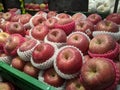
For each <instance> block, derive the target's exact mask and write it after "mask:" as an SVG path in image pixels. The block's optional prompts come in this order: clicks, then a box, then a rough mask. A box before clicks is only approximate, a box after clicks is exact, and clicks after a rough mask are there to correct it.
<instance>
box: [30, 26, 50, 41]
mask: <svg viewBox="0 0 120 90" xmlns="http://www.w3.org/2000/svg"><path fill="white" fill-rule="evenodd" d="M48 32H49V29H48V27H47V26H45V25H37V26H35V27H34V28H33V29H32V30H31V36H32V37H33V38H35V39H37V40H41V41H42V40H44V37H45V36H46V35H47V34H48Z"/></svg>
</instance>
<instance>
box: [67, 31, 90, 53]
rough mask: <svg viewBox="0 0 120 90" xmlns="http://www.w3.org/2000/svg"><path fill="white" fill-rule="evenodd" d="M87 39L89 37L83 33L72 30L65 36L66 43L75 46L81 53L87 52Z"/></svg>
mask: <svg viewBox="0 0 120 90" xmlns="http://www.w3.org/2000/svg"><path fill="white" fill-rule="evenodd" d="M89 41H90V39H89V38H88V36H87V35H86V34H84V33H79V32H74V33H71V34H70V35H69V36H68V38H67V41H66V43H67V45H72V46H75V47H77V48H78V49H79V50H81V51H82V53H85V52H87V50H88V48H89Z"/></svg>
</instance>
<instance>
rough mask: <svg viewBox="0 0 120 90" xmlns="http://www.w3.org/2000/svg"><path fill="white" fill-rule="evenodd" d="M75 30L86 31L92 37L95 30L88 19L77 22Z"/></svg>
mask: <svg viewBox="0 0 120 90" xmlns="http://www.w3.org/2000/svg"><path fill="white" fill-rule="evenodd" d="M75 31H80V32H84V33H86V34H87V35H88V36H89V37H90V38H92V32H93V31H94V25H93V24H92V23H91V22H90V21H88V20H81V21H79V22H77V23H76V25H75Z"/></svg>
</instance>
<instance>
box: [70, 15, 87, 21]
mask: <svg viewBox="0 0 120 90" xmlns="http://www.w3.org/2000/svg"><path fill="white" fill-rule="evenodd" d="M72 19H73V20H74V21H76V22H77V21H80V20H85V19H86V15H84V14H83V13H75V14H74V15H73V16H72Z"/></svg>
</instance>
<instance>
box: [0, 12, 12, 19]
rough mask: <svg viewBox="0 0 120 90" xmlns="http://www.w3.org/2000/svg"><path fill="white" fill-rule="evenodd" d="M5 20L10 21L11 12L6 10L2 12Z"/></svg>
mask: <svg viewBox="0 0 120 90" xmlns="http://www.w3.org/2000/svg"><path fill="white" fill-rule="evenodd" d="M2 17H3V18H4V19H5V20H6V21H10V19H11V17H12V13H10V12H6V13H3V16H2Z"/></svg>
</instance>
